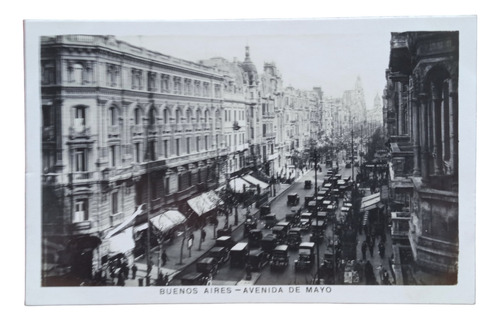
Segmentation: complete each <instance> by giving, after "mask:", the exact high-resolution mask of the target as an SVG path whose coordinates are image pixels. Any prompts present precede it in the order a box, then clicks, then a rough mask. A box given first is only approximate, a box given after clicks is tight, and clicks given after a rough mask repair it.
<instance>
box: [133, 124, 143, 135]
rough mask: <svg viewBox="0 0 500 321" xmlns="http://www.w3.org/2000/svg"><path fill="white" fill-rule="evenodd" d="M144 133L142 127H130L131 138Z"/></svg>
mask: <svg viewBox="0 0 500 321" xmlns="http://www.w3.org/2000/svg"><path fill="white" fill-rule="evenodd" d="M143 133H144V126H143V125H132V136H142V134H143Z"/></svg>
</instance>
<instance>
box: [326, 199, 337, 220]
mask: <svg viewBox="0 0 500 321" xmlns="http://www.w3.org/2000/svg"><path fill="white" fill-rule="evenodd" d="M336 209H337V204H336V203H332V204H331V205H328V206H327V207H326V210H325V211H326V218H327V222H333V221H334V220H335V210H336Z"/></svg>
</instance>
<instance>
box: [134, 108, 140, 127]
mask: <svg viewBox="0 0 500 321" xmlns="http://www.w3.org/2000/svg"><path fill="white" fill-rule="evenodd" d="M134 123H135V124H136V125H140V124H141V109H140V108H139V107H136V108H135V109H134Z"/></svg>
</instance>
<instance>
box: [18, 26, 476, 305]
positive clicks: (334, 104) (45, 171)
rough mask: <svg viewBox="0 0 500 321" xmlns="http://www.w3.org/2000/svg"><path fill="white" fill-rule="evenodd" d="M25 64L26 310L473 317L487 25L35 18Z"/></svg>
mask: <svg viewBox="0 0 500 321" xmlns="http://www.w3.org/2000/svg"><path fill="white" fill-rule="evenodd" d="M25 61H26V115H27V118H26V134H27V137H29V139H28V140H27V145H26V153H27V158H26V159H27V173H26V182H27V185H26V187H27V190H26V193H27V199H29V200H30V201H29V202H27V204H26V209H27V210H26V241H27V242H26V244H27V249H26V251H27V256H26V303H27V304H28V305H66V304H68V305H76V304H96V305H97V304H132V303H245V302H276V303H279V302H305V303H309V302H315V303H316V302H317V303H457V304H471V303H474V301H475V151H476V147H475V146H476V134H475V133H476V18H475V17H472V16H470V17H425V18H423V17H422V18H419V17H413V18H370V19H368V18H364V19H310V20H241V21H236V20H233V21H229V20H228V21H176V22H173V21H163V22H162V21H155V22H148V21H98V22H95V21H92V22H90V21H35V20H33V21H26V22H25ZM465 168H467V170H464V169H465Z"/></svg>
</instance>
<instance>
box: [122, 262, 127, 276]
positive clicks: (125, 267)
mask: <svg viewBox="0 0 500 321" xmlns="http://www.w3.org/2000/svg"><path fill="white" fill-rule="evenodd" d="M122 270H123V276H124V277H125V280H128V272H129V268H128V265H127V263H126V262H124V263H123V268H122Z"/></svg>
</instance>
